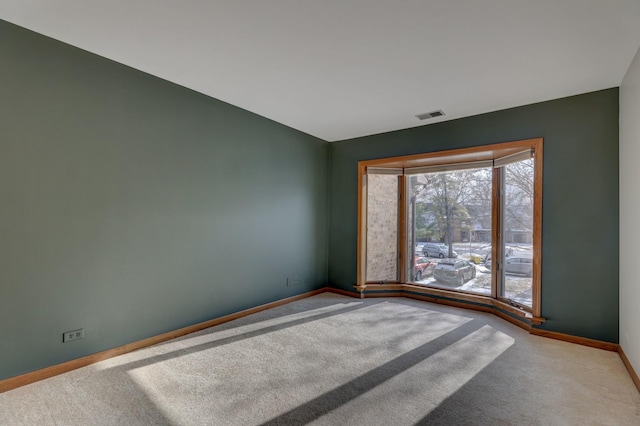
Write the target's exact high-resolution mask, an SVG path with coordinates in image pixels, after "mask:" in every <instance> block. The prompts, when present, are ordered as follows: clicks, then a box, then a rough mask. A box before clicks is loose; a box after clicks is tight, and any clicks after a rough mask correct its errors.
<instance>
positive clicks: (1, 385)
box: [0, 287, 640, 393]
mask: <svg viewBox="0 0 640 426" xmlns="http://www.w3.org/2000/svg"><path fill="white" fill-rule="evenodd" d="M325 292H330V293H335V294H340V295H343V296H348V297H355V298H360V296H361V295H360V294H359V293H355V292H350V291H346V290H340V289H336V288H331V287H324V288H321V289H318V290H314V291H310V292H308V293H303V294H299V295H297V296H292V297H288V298H286V299H282V300H277V301H275V302H271V303H267V304H265V305H260V306H256V307H254V308H250V309H245V310H243V311H240V312H235V313H233V314H230V315H225V316H223V317H219V318H214V319H212V320H209V321H205V322H201V323H198V324H194V325H191V326H188V327H184V328H180V329H178V330H173V331H169V332H167V333H163V334H159V335H157V336H152V337H149V338H147V339H143V340H138V341H136V342H132V343H129V344H126V345H123V346H118V347H116V348H112V349H108V350H106V351H102V352H98V353H95V354H92V355H87V356H85V357H81V358H77V359H73V360H71V361H67V362H63V363H61V364H57V365H53V366H51V367H46V368H43V369H40V370H36V371H33V372H30V373H26V374H22V375H20V376H16V377H10V378H8V379H4V380H0V393H2V392H6V391H9V390H12V389H15V388H18V387H20V386H24V385H28V384H30V383H34V382H37V381H40V380H44V379H47V378H50V377H54V376H57V375H59V374H63V373H66V372H69V371H72V370H75V369H78V368H81V367H86V366H88V365H91V364H95V363H97V362H100V361H104V360H106V359H109V358H113V357H116V356H119V355H123V354H126V353H128V352H132V351H135V350H138V349H142V348H146V347H148V346H152V345H155V344H157V343H161V342H165V341H167V340H171V339H175V338H177V337H182V336H184V335H187V334H190V333H194V332H196V331H200V330H204V329H206V328H209V327H213V326H215V325H219V324H223V323H225V322H229V321H233V320H235V319H238V318H242V317H245V316H247V315H251V314H255V313H258V312H261V311H265V310H267V309H272V308H276V307H278V306H282V305H285V304H287V303H291V302H294V301H296V300H300V299H304V298H307V297H311V296H315V295H317V294H321V293H325ZM366 297H367V298H369V297H406V298H409V299H416V300H422V301H424V302H431V303H438V304H441V305H447V306H453V307H457V308H463V309H472V310H477V311H482V312H488V313H492V314H494V315H497V316H498V317H500V318H502V319H504V320H506V321H509V322H511V323H513V324H515V325H517V326H519V327H521V328H524V329H525V330H527V331H529V332H530V333H531V334H534V335H536V336H542V337H547V338H551V339H556V340H563V341H565V342H570V343H576V344H579V345H584V346H590V347H593V348H598V349H604V350H608V351H614V352H616V351H617V352H618V353H619V354H620V358H622V361H623V363H624V364H625V366H626V368H627V370H628V371H629V374H630V375H631V378H632V380H633V382H634V383H635V385H636V386H637V387H638V390H640V379H639V378H638V375H637V374H636V372H635V371H634V369H633V367H632V366H631V363H630V362H629V360H628V359H627V357H626V355H625V354H624V352H623V351H622V348H621V347H620V346H619V345H617V344H615V343H609V342H602V341H600V340H595V339H588V338H585V337H577V336H572V335H570V334H564V333H557V332H554V331H547V330H541V329H539V328H533V327H530V326H529V325H528V324H526V323H523V322H522V321H518V320H517V319H515V318H512V317H511V316H510V315H507V314H505V313H503V312H501V311H498V310H496V309H493V307H490V306H482V305H475V304H470V303H463V302H457V301H453V300H447V299H441V298H437V297H430V296H428V295H418V294H411V293H407V292H404V291H397V292H389V293H369V294H366Z"/></svg>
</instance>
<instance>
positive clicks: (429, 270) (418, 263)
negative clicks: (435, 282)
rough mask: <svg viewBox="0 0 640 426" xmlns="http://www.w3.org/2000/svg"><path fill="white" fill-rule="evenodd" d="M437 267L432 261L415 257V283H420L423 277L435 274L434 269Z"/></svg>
mask: <svg viewBox="0 0 640 426" xmlns="http://www.w3.org/2000/svg"><path fill="white" fill-rule="evenodd" d="M435 266H436V264H435V262H432V261H430V260H429V259H427V258H424V257H422V256H415V257H414V258H413V270H414V271H415V277H414V278H415V281H420V280H421V279H422V277H425V276H427V275H431V274H433V268H434V267H435Z"/></svg>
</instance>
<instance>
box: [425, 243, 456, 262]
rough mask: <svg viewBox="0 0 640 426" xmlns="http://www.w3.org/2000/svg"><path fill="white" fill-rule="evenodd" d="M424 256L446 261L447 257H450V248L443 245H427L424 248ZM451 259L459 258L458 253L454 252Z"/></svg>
mask: <svg viewBox="0 0 640 426" xmlns="http://www.w3.org/2000/svg"><path fill="white" fill-rule="evenodd" d="M422 255H423V256H426V257H439V258H440V259H444V258H445V257H449V246H447V245H446V244H441V243H425V245H424V246H422ZM451 257H458V253H456V252H455V251H454V252H452V253H451Z"/></svg>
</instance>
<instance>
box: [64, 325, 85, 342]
mask: <svg viewBox="0 0 640 426" xmlns="http://www.w3.org/2000/svg"><path fill="white" fill-rule="evenodd" d="M78 339H84V328H79V329H78V330H73V331H65V332H64V333H62V343H67V342H70V341H72V340H78Z"/></svg>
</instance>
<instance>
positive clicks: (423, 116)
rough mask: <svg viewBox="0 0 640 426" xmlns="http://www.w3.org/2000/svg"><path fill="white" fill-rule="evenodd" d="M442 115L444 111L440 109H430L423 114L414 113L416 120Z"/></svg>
mask: <svg viewBox="0 0 640 426" xmlns="http://www.w3.org/2000/svg"><path fill="white" fill-rule="evenodd" d="M443 115H444V112H442V110H441V109H439V110H437V111H431V112H425V113H423V114H418V115H416V118H417V119H418V120H428V119H430V118H435V117H442V116H443Z"/></svg>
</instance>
